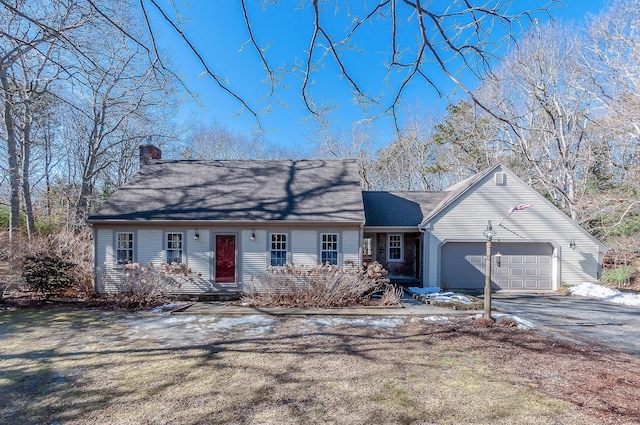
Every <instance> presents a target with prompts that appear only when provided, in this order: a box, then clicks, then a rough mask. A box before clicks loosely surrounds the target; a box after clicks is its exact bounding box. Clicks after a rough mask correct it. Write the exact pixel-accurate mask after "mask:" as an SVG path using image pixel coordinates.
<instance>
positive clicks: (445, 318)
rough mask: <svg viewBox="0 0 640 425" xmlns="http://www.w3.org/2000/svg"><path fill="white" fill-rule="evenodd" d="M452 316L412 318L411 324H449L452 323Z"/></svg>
mask: <svg viewBox="0 0 640 425" xmlns="http://www.w3.org/2000/svg"><path fill="white" fill-rule="evenodd" d="M451 321H452V318H451V317H450V316H427V317H412V318H411V322H436V323H448V322H451Z"/></svg>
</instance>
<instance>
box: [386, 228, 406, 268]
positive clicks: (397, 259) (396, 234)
mask: <svg viewBox="0 0 640 425" xmlns="http://www.w3.org/2000/svg"><path fill="white" fill-rule="evenodd" d="M395 236H398V237H399V238H400V240H399V242H400V246H394V247H393V248H394V249H397V248H400V258H391V248H392V247H391V238H392V237H395ZM403 261H404V234H402V233H387V263H400V262H403Z"/></svg>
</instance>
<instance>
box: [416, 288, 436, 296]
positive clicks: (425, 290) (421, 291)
mask: <svg viewBox="0 0 640 425" xmlns="http://www.w3.org/2000/svg"><path fill="white" fill-rule="evenodd" d="M410 291H411V292H412V293H414V294H417V295H424V294H432V293H434V292H440V288H414V287H411V288H410Z"/></svg>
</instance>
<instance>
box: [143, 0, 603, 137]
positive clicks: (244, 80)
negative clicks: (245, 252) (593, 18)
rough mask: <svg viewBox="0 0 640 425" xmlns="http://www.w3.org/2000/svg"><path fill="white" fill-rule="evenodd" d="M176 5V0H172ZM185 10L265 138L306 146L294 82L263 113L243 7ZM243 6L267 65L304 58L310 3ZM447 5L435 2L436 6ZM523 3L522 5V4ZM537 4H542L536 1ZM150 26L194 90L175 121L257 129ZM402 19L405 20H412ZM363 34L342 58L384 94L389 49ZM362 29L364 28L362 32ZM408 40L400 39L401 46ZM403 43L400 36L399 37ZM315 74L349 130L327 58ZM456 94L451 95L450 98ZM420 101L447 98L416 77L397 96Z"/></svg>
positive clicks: (183, 51)
mask: <svg viewBox="0 0 640 425" xmlns="http://www.w3.org/2000/svg"><path fill="white" fill-rule="evenodd" d="M177 3H181V2H177ZM190 3H191V4H190V6H189V7H188V8H187V9H186V10H182V13H183V15H184V17H185V18H187V19H188V20H187V21H185V23H184V25H183V28H184V31H185V33H186V34H187V36H188V37H189V39H190V40H191V42H192V43H193V44H194V45H195V46H196V47H197V48H198V51H199V52H200V54H201V55H202V56H203V57H204V59H205V61H206V62H207V64H208V65H209V66H210V67H211V68H212V69H213V70H214V71H215V73H216V74H217V75H219V76H221V77H223V78H225V81H227V82H228V87H229V88H230V89H231V90H234V91H235V92H236V93H238V94H239V95H240V96H242V97H243V98H244V99H245V100H246V101H247V103H248V104H249V105H250V107H252V108H253V109H255V110H256V111H257V112H258V113H259V115H260V120H261V124H262V129H263V130H264V131H266V139H267V140H269V141H270V142H272V143H275V144H277V145H280V146H283V147H287V148H289V149H295V148H296V147H302V149H307V150H308V149H309V145H310V142H308V140H307V138H308V137H312V135H313V125H312V124H311V122H310V121H308V120H305V118H308V117H309V112H308V111H306V110H305V108H304V104H303V102H302V99H301V97H300V92H299V90H298V88H299V84H300V82H299V79H297V78H296V77H294V76H293V75H288V76H287V77H285V78H284V79H283V80H282V83H283V84H284V85H286V86H288V87H289V88H287V89H284V90H280V91H279V93H280V94H281V96H282V99H281V100H282V102H283V103H284V104H285V105H286V106H280V105H274V106H272V107H271V108H270V112H268V113H267V112H266V111H265V109H266V107H267V105H268V103H269V102H268V101H267V100H266V99H265V98H264V96H266V95H268V93H269V90H268V86H267V85H266V84H264V83H263V80H264V78H265V72H264V69H263V67H262V66H261V64H260V61H259V57H258V55H257V53H256V51H255V50H254V49H253V47H252V46H250V45H249V44H244V43H246V42H247V41H248V33H247V29H246V27H245V25H244V21H243V15H242V9H241V7H240V2H239V1H230V0H207V1H204V0H193V1H192V2H190ZM246 3H247V7H248V11H249V14H250V16H251V17H252V24H253V25H252V30H253V31H254V34H255V35H256V38H257V39H258V41H259V43H260V46H261V47H266V46H267V45H269V48H268V49H267V50H266V51H265V55H266V57H267V60H268V61H269V62H270V64H271V65H272V67H274V68H275V67H278V66H280V65H282V64H285V63H287V64H291V63H294V62H295V60H298V61H300V60H303V59H304V58H305V52H306V50H307V49H308V42H309V39H310V36H311V31H312V25H311V24H312V22H313V11H312V9H311V7H309V6H306V7H303V8H300V7H299V6H300V4H301V3H303V4H310V3H311V2H300V1H298V0H285V1H284V2H282V3H281V4H278V5H270V6H268V7H265V8H263V7H262V6H261V5H260V4H259V3H262V2H257V1H253V0H248V1H247V2H246ZM333 3H335V2H333ZM356 3H364V2H360V1H355V2H354V1H350V2H348V5H349V6H350V7H351V8H352V9H350V10H349V12H351V16H355V15H357V16H362V11H358V10H355V9H354V5H355V4H356ZM438 3H440V4H446V3H448V2H437V1H435V2H434V4H436V5H438ZM518 3H519V4H522V3H525V2H524V1H522V0H514V4H518ZM528 3H529V2H526V3H525V4H528ZM540 3H541V2H540ZM605 3H606V2H605V1H604V0H566V1H565V2H564V3H563V5H562V6H561V7H559V8H557V9H554V10H552V11H551V12H550V13H551V15H552V16H553V17H554V18H558V19H561V20H563V21H564V22H567V21H575V23H576V25H580V23H581V22H582V21H583V18H584V16H585V15H586V14H587V13H598V12H600V11H601V10H602V9H603V8H604V7H605ZM160 4H161V5H164V6H163V7H165V11H166V12H167V13H169V12H170V7H169V6H168V4H169V3H168V2H166V3H160ZM340 4H341V5H342V7H341V9H339V10H331V11H330V12H332V13H333V14H332V13H330V14H328V15H326V16H327V18H329V17H332V16H336V14H337V16H340V15H343V16H344V12H345V9H344V3H343V2H340ZM537 16H538V17H539V18H540V21H545V20H546V18H545V16H544V15H537ZM156 22H157V24H156V25H155V28H156V29H157V30H158V31H159V34H160V36H159V38H158V41H159V45H160V47H161V48H162V49H166V50H167V51H169V52H170V53H171V56H172V62H173V65H174V67H175V68H176V69H177V70H178V72H179V74H180V75H182V77H183V79H184V82H185V84H186V85H187V86H188V87H189V89H190V90H191V91H192V92H194V93H197V94H198V101H199V103H200V104H201V106H198V105H197V104H196V102H195V101H193V100H189V98H186V99H187V101H186V102H185V103H184V104H183V105H182V106H181V108H180V112H179V114H178V116H177V118H176V119H177V121H178V123H179V124H185V123H189V122H191V121H194V120H195V121H200V122H203V123H210V122H217V123H220V124H222V125H224V126H226V127H228V128H229V129H231V130H233V131H236V132H240V133H251V132H253V131H256V130H257V125H256V121H255V119H254V118H253V116H252V115H251V114H249V113H248V112H247V111H246V110H245V111H244V112H242V113H240V112H241V111H242V110H243V108H242V107H241V105H240V104H239V103H238V102H237V101H236V100H235V99H233V97H231V96H229V95H228V94H227V93H225V92H224V91H223V90H221V89H220V88H219V87H218V86H217V85H216V83H215V82H214V81H212V79H211V77H209V76H207V75H204V74H202V72H203V67H202V65H201V64H200V63H199V62H198V60H197V58H196V57H195V55H193V54H192V53H191V52H190V51H189V50H188V49H187V46H186V45H185V44H184V42H183V41H181V40H180V39H179V38H178V37H177V36H176V35H175V33H173V31H172V30H171V29H170V28H168V27H167V26H165V25H162V23H161V21H160V20H157V21H156ZM328 23H329V29H330V30H331V31H335V32H334V33H333V34H339V33H342V30H343V29H344V28H345V27H346V25H347V24H348V20H339V19H335V20H332V21H329V22H328ZM413 23H415V20H414V21H409V22H407V23H406V25H411V24H413ZM365 30H366V36H364V37H360V38H358V39H356V42H357V46H358V48H361V49H363V50H364V51H365V54H360V53H357V52H352V53H347V54H345V55H344V56H343V57H344V60H345V63H346V64H347V65H348V66H349V67H350V69H351V70H353V75H354V77H355V78H356V80H357V82H358V84H359V85H361V86H362V87H366V88H367V89H369V90H370V92H369V93H370V94H371V95H373V96H375V95H379V94H384V93H387V94H388V93H389V91H388V90H386V89H385V87H384V85H383V84H382V81H383V77H384V75H385V74H384V73H385V68H384V64H383V60H384V58H383V56H384V55H383V53H384V52H385V51H388V50H389V44H390V43H389V39H388V36H387V34H388V32H385V31H384V26H379V27H378V26H377V24H376V23H373V24H370V25H369V27H368V28H365ZM363 34H365V33H363ZM409 41H410V40H404V42H405V45H407V44H409ZM400 42H403V41H400ZM324 65H325V67H324V68H323V69H322V71H321V72H318V73H315V74H314V75H313V81H314V83H315V84H314V85H313V89H312V90H313V96H314V100H315V101H316V102H317V103H326V104H331V105H339V106H340V108H339V109H338V110H337V111H336V112H334V113H333V114H332V115H331V116H330V119H331V120H332V123H333V124H332V125H333V127H334V128H338V127H344V128H351V127H352V125H353V123H355V122H357V121H358V120H361V119H362V118H363V112H362V110H361V108H359V107H358V106H356V105H354V104H353V102H352V100H351V94H350V91H349V87H348V85H347V83H346V81H345V80H344V78H342V79H340V78H338V77H337V76H338V75H339V74H340V72H339V69H338V67H337V66H336V65H335V63H334V61H332V60H326V61H325V62H324ZM465 75H466V76H463V78H464V80H465V81H466V83H467V84H468V85H469V86H471V87H473V86H475V85H476V84H477V83H476V82H475V80H474V79H473V78H472V77H470V76H469V75H468V74H465ZM429 77H430V78H432V79H433V80H434V81H435V83H436V84H437V85H438V86H439V87H440V88H441V90H442V91H444V92H445V93H446V94H451V93H452V91H453V89H454V86H453V85H451V84H450V82H449V81H448V80H447V79H446V77H444V76H443V75H442V74H441V73H440V72H439V71H438V70H437V69H436V68H433V71H432V72H429ZM454 99H455V95H454ZM416 102H419V103H420V104H421V105H422V106H423V107H426V108H431V109H434V110H435V111H436V112H440V113H441V112H442V111H444V109H445V108H446V106H447V104H448V100H447V99H446V98H440V99H439V98H438V96H437V93H436V91H435V90H433V89H432V88H429V87H427V86H426V84H424V82H423V81H416V82H414V83H412V84H411V85H410V86H409V88H408V89H407V91H406V92H405V94H404V96H403V105H404V106H407V107H411V106H412V105H414V104H415V103H416ZM376 132H377V134H378V141H377V143H378V146H381V145H383V144H386V143H388V142H389V141H391V139H392V137H393V132H392V122H391V120H389V119H385V118H382V119H379V120H377V121H376Z"/></svg>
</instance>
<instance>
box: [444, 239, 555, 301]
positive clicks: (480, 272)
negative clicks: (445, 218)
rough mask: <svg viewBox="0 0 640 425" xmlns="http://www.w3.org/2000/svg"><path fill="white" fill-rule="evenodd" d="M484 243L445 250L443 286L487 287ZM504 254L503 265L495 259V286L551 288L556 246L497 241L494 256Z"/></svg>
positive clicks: (460, 244) (457, 244) (452, 245)
mask: <svg viewBox="0 0 640 425" xmlns="http://www.w3.org/2000/svg"><path fill="white" fill-rule="evenodd" d="M484 252H485V244H484V243H466V242H464V243H463V242H451V243H447V244H445V245H443V247H442V251H441V266H442V269H441V270H442V273H441V276H442V285H444V286H445V287H448V288H451V289H467V288H472V289H481V288H483V287H484V276H485V275H484V268H485V260H484ZM498 252H499V253H500V254H501V255H502V257H501V265H500V267H497V265H496V261H495V257H494V261H493V270H492V277H493V279H492V285H493V287H494V288H499V289H512V290H525V291H526V290H547V289H551V255H552V253H553V247H552V246H551V245H550V244H546V243H501V242H494V244H493V247H492V253H493V255H494V256H495V254H497V253H498Z"/></svg>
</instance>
